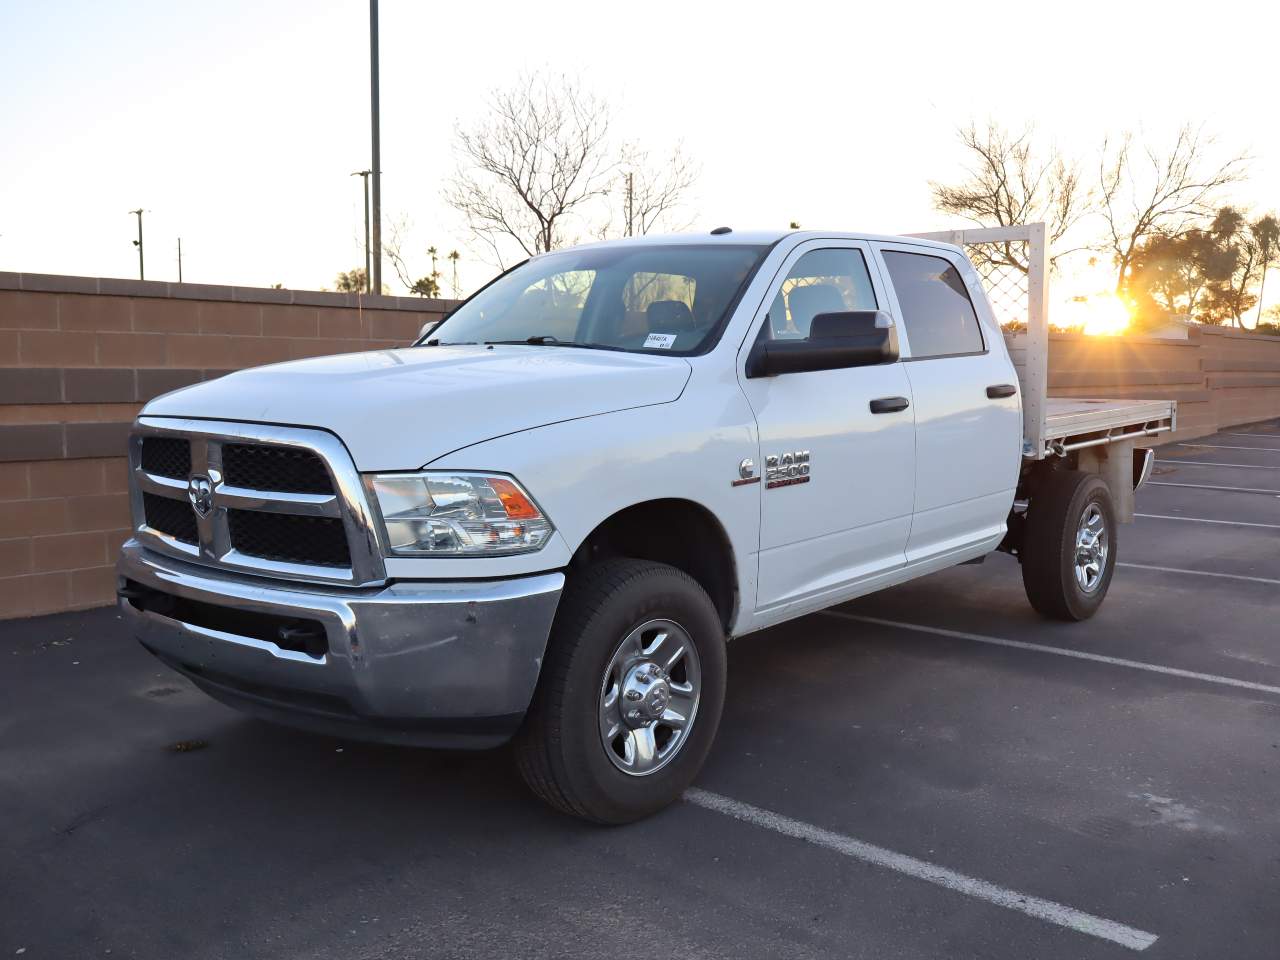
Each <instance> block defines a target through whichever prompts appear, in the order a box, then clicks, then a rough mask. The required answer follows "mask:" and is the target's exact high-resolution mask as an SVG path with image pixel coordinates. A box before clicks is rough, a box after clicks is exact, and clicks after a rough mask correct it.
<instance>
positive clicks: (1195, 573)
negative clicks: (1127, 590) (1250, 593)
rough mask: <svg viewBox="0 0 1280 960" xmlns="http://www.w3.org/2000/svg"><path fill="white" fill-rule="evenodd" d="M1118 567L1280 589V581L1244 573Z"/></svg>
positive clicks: (1120, 564)
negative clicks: (1269, 585) (1242, 582)
mask: <svg viewBox="0 0 1280 960" xmlns="http://www.w3.org/2000/svg"><path fill="white" fill-rule="evenodd" d="M1116 566H1117V567H1132V568H1133V569H1135V570H1159V571H1160V572H1161V573H1185V574H1186V575H1187V576H1191V577H1218V578H1219V579H1222V580H1246V581H1248V582H1249V583H1268V584H1271V585H1273V586H1277V587H1280V580H1273V579H1271V578H1270V577H1250V576H1246V575H1245V574H1243V573H1217V572H1216V571H1213V570H1184V569H1183V568H1181V567H1157V566H1153V565H1152V564H1149V563H1127V562H1125V561H1124V560H1120V561H1117V562H1116Z"/></svg>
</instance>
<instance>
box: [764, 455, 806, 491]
mask: <svg viewBox="0 0 1280 960" xmlns="http://www.w3.org/2000/svg"><path fill="white" fill-rule="evenodd" d="M808 482H809V451H808V450H793V451H791V452H790V453H780V454H777V455H776V456H775V455H772V454H771V455H769V456H767V457H765V460H764V485H765V489H767V490H772V489H773V488H774V487H792V486H795V485H796V484H798V483H808Z"/></svg>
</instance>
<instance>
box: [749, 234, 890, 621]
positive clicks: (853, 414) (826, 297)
mask: <svg viewBox="0 0 1280 960" xmlns="http://www.w3.org/2000/svg"><path fill="white" fill-rule="evenodd" d="M887 303H888V300H887V294H886V291H885V288H884V285H883V283H882V281H881V279H880V277H879V275H878V273H877V271H876V269H875V266H874V260H873V257H872V254H871V251H870V248H869V246H868V245H867V244H866V243H863V242H859V241H853V240H811V241H808V242H806V243H803V244H801V245H800V246H798V247H797V248H796V250H795V251H793V252H792V254H791V255H790V256H789V257H788V258H787V260H786V261H785V262H784V264H783V267H782V269H781V270H780V271H779V273H778V275H777V277H776V278H775V279H774V282H773V284H772V286H771V288H770V290H769V293H768V295H767V297H766V299H765V301H764V305H763V306H762V307H761V309H760V312H759V314H757V317H756V324H755V326H754V327H753V330H752V333H751V335H750V336H749V337H748V338H747V339H746V341H745V342H744V343H743V345H742V348H741V350H740V352H739V356H738V378H739V382H740V383H741V384H742V389H743V391H744V392H745V393H746V395H747V399H748V401H749V402H750V404H751V407H752V409H753V411H754V412H755V417H756V423H757V425H758V427H759V431H760V456H761V460H762V461H763V462H762V463H761V465H760V466H761V468H762V469H761V473H763V478H762V479H763V483H762V484H761V486H762V487H763V489H762V490H761V496H760V567H759V585H758V591H757V612H758V613H760V614H764V615H766V616H767V615H768V614H769V613H770V612H772V611H781V610H789V611H791V610H794V608H795V607H797V606H804V607H808V608H811V609H817V608H819V607H821V606H825V605H828V604H829V603H832V602H836V600H837V599H839V597H840V594H841V592H842V591H844V590H846V589H847V588H848V587H849V586H850V585H851V584H854V583H857V582H859V581H862V580H865V579H867V578H869V577H872V576H874V575H875V574H878V573H883V572H885V571H887V570H895V569H899V568H901V567H902V566H903V565H904V564H905V562H906V560H905V557H904V553H903V551H904V549H905V547H906V542H907V533H908V531H909V530H910V526H911V510H912V504H913V496H912V493H913V487H914V485H915V421H914V416H913V410H912V408H911V403H910V397H911V387H910V384H909V383H908V382H907V375H906V373H905V371H904V369H903V364H902V363H901V362H894V363H888V364H881V365H878V366H866V367H855V368H851V369H846V370H815V371H808V372H803V373H789V374H781V375H778V376H773V377H756V378H750V379H749V378H747V377H746V374H745V369H744V366H745V361H746V357H747V355H748V354H749V353H750V351H751V347H752V345H753V344H754V343H755V341H756V340H757V339H803V338H806V337H808V335H809V327H810V324H811V322H812V320H813V318H814V316H816V315H818V314H820V313H828V312H839V311H845V310H876V309H885V307H886V305H887ZM886 312H887V311H886ZM875 400H880V401H884V402H882V403H880V404H877V405H876V408H877V409H878V410H879V411H880V412H878V413H877V412H873V410H872V401H875ZM890 401H892V402H890Z"/></svg>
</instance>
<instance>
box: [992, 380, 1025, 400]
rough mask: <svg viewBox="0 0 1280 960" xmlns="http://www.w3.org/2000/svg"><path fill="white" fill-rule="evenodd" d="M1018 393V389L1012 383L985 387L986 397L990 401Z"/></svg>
mask: <svg viewBox="0 0 1280 960" xmlns="http://www.w3.org/2000/svg"><path fill="white" fill-rule="evenodd" d="M1017 392H1018V388H1017V387H1015V386H1014V385H1013V384H1012V383H997V384H995V385H993V386H990V387H987V397H988V399H991V400H999V399H1000V398H1001V397H1012V396H1013V395H1014V394H1015V393H1017Z"/></svg>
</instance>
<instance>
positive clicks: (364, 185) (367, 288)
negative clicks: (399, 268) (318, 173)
mask: <svg viewBox="0 0 1280 960" xmlns="http://www.w3.org/2000/svg"><path fill="white" fill-rule="evenodd" d="M372 172H373V171H371V170H357V171H356V172H355V173H353V174H352V176H353V177H359V178H360V187H361V190H360V192H361V193H363V194H364V292H365V293H370V292H372V290H373V287H372V286H371V284H372V283H373V277H371V276H369V174H370V173H372Z"/></svg>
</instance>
